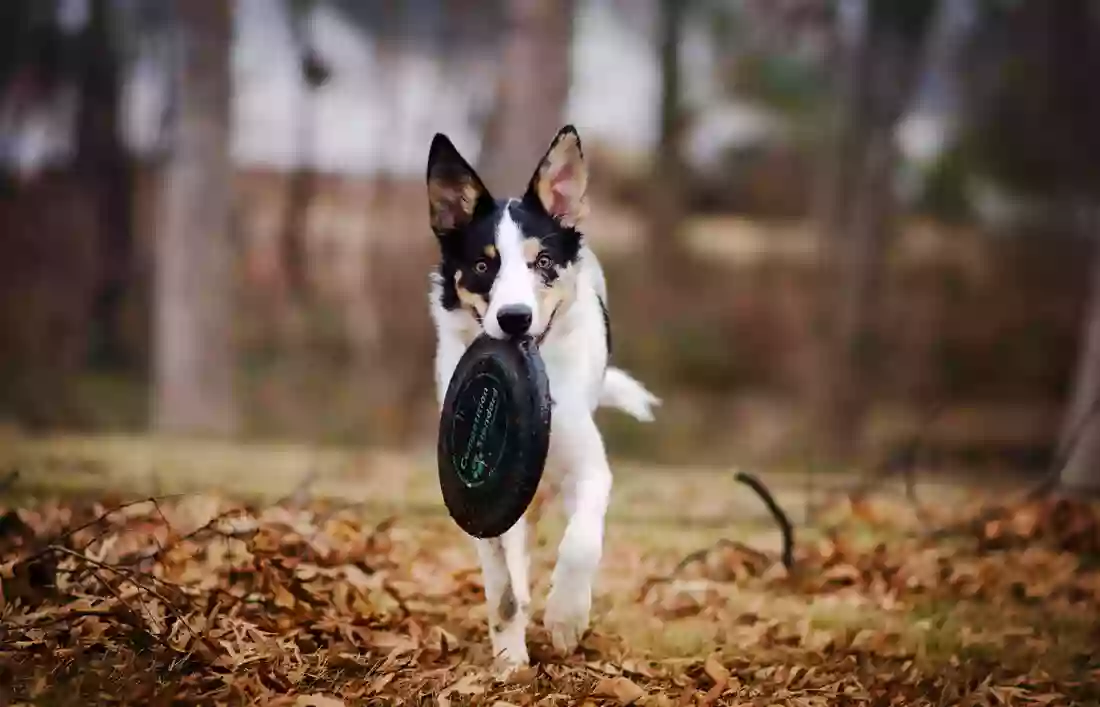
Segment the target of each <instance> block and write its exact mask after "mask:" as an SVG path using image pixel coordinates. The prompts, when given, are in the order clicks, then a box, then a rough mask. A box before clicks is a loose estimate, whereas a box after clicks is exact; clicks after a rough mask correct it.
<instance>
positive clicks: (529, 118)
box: [0, 0, 1100, 488]
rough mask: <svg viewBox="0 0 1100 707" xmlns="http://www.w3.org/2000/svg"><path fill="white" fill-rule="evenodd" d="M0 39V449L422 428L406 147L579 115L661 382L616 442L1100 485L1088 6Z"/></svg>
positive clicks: (1099, 334) (453, 7) (367, 13)
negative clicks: (645, 420)
mask: <svg viewBox="0 0 1100 707" xmlns="http://www.w3.org/2000/svg"><path fill="white" fill-rule="evenodd" d="M0 35H2V36H0V427H2V428H3V433H2V435H0V441H2V440H7V441H8V442H11V441H12V440H19V439H27V438H35V437H40V436H42V435H50V434H62V433H63V434H79V435H88V436H101V435H112V436H118V435H146V434H147V433H157V434H159V435H164V436H166V437H181V438H199V437H212V438H229V439H231V440H235V441H248V440H253V441H256V440H259V441H278V442H280V443H283V442H287V443H295V444H304V445H315V446H318V445H319V446H325V447H329V446H334V447H337V448H351V449H361V448H362V449H365V448H380V449H393V450H422V451H423V450H427V452H428V453H430V450H431V449H432V446H433V445H434V441H435V432H436V426H437V424H438V418H437V411H436V404H435V401H434V391H433V388H432V385H433V384H432V356H433V346H434V334H433V330H432V327H431V324H430V321H429V318H428V309H427V301H426V297H427V284H428V280H427V273H428V271H429V270H430V268H431V267H432V266H433V264H434V262H435V258H436V244H435V241H434V238H433V236H432V235H431V232H430V230H429V228H428V219H427V215H428V210H427V203H426V198H425V188H424V168H425V162H426V158H427V149H428V144H429V143H430V141H431V138H432V135H433V134H434V133H435V132H437V131H441V132H445V133H447V134H448V135H449V136H450V137H451V138H452V139H453V140H454V142H455V144H456V145H457V146H458V148H459V149H460V150H461V151H462V152H463V154H464V155H465V156H466V157H467V159H469V160H470V161H471V162H472V163H474V164H475V165H476V166H477V168H478V170H479V171H480V173H481V174H482V176H483V177H484V178H485V180H486V182H487V185H488V187H489V188H490V190H492V191H493V192H495V193H497V194H507V193H516V194H518V193H519V192H520V191H521V190H522V188H523V187H524V185H525V184H526V181H527V179H528V177H529V176H530V174H531V172H532V171H533V170H534V167H535V164H536V161H537V159H538V158H539V157H540V156H541V154H542V153H543V151H544V150H545V148H546V145H547V144H548V142H549V140H550V139H551V138H552V137H553V135H554V133H555V132H556V131H557V129H558V128H559V127H560V126H561V125H562V124H564V123H566V122H571V123H574V124H575V125H576V126H577V127H578V129H579V131H580V133H581V136H582V139H583V141H584V145H585V149H586V155H587V157H588V160H589V163H590V171H591V180H590V184H591V189H590V200H591V217H590V219H589V220H588V222H587V224H586V225H585V228H584V230H585V233H586V235H587V237H588V238H589V241H590V243H591V245H592V247H593V249H594V250H595V251H596V252H597V253H598V254H599V256H600V257H601V259H602V260H603V262H604V267H605V270H606V271H607V274H608V279H609V285H610V290H611V291H610V307H611V313H612V328H613V332H614V338H615V358H616V359H617V363H618V365H621V366H623V367H625V368H626V369H628V370H630V371H631V372H632V373H634V374H635V375H636V376H637V377H638V378H640V379H641V380H643V381H645V382H646V383H647V385H648V386H649V387H650V388H651V389H652V390H654V391H655V392H656V393H657V394H658V395H660V396H661V397H662V398H663V399H664V400H665V405H664V408H663V409H662V410H661V412H660V415H659V417H658V421H657V422H656V423H655V424H653V425H641V424H638V423H636V422H634V421H633V420H631V419H629V418H627V417H625V416H623V415H621V414H619V413H615V412H601V413H600V419H601V421H602V423H603V426H604V429H605V430H606V435H607V437H608V441H609V446H610V449H611V451H612V453H613V454H614V455H615V456H617V457H619V458H624V459H627V458H629V459H633V460H636V461H638V462H639V463H646V464H656V465H698V466H718V467H726V466H730V465H734V464H740V465H753V466H756V467H763V468H774V469H781V468H793V469H811V468H812V469H830V468H852V467H856V466H861V465H862V466H867V467H870V466H874V465H881V464H883V461H882V460H891V459H893V460H895V461H896V460H897V459H900V458H903V457H905V456H906V455H907V454H909V453H910V452H911V450H912V448H913V445H912V444H911V443H912V441H913V440H914V439H918V440H919V442H920V444H919V447H920V461H919V465H920V466H921V467H922V468H929V469H931V468H937V469H944V470H952V469H966V470H982V469H984V470H994V471H997V472H998V473H1001V472H1004V473H1008V472H1020V473H1034V474H1038V473H1040V472H1041V470H1042V469H1044V468H1046V467H1048V466H1049V465H1050V464H1051V460H1052V459H1055V458H1060V459H1061V460H1062V462H1064V463H1063V464H1060V465H1059V467H1058V468H1059V469H1060V470H1061V474H1062V481H1063V482H1064V483H1066V484H1067V485H1070V486H1075V487H1081V488H1083V487H1087V486H1090V485H1091V486H1092V487H1093V488H1097V487H1100V421H1097V420H1094V419H1093V418H1094V417H1095V415H1094V414H1093V413H1094V412H1095V408H1096V407H1097V400H1100V248H1097V238H1098V237H1100V190H1098V187H1100V83H1098V78H1097V77H1100V2H1095V1H1093V0H1059V2H1049V1H1048V0H939V1H938V2H936V1H933V0H832V1H830V0H476V1H475V0H407V1H406V2H389V1H385V0H236V1H231V0H174V1H173V0H4V1H3V2H2V3H0ZM1059 455H1061V457H1059ZM899 463H900V462H899ZM905 463H914V462H912V460H908V461H905Z"/></svg>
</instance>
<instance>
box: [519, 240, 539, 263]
mask: <svg viewBox="0 0 1100 707" xmlns="http://www.w3.org/2000/svg"><path fill="white" fill-rule="evenodd" d="M541 250H542V241H540V240H539V239H538V238H524V239H523V259H524V260H526V261H527V264H528V265H530V264H531V263H534V262H535V259H536V258H538V257H539V252H540V251H541Z"/></svg>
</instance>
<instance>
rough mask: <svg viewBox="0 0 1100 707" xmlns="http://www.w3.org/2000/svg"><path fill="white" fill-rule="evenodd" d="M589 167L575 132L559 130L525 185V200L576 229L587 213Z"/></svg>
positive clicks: (559, 221)
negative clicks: (534, 203) (537, 205)
mask: <svg viewBox="0 0 1100 707" xmlns="http://www.w3.org/2000/svg"><path fill="white" fill-rule="evenodd" d="M587 191H588V166H587V165H586V164H585V163H584V152H583V151H582V150H581V138H580V136H579V135H577V129H576V128H574V127H573V126H572V125H566V126H565V127H564V128H562V129H561V130H559V131H558V134H557V135H556V136H555V137H554V140H553V142H551V143H550V149H548V150H547V151H546V154H545V155H544V156H543V158H542V161H541V162H539V166H538V169H536V170H535V173H534V175H532V176H531V182H530V184H528V185H527V194H526V195H525V196H524V198H525V199H528V200H532V201H534V202H537V203H538V204H539V205H540V206H541V207H542V208H543V209H544V210H545V211H546V213H547V214H549V215H550V216H552V217H554V219H556V220H557V221H558V223H560V224H561V225H562V226H565V227H566V228H575V227H576V226H577V224H578V223H580V221H581V219H583V218H584V217H585V215H586V214H587V213H588V202H587V199H586V198H585V197H586V193H587Z"/></svg>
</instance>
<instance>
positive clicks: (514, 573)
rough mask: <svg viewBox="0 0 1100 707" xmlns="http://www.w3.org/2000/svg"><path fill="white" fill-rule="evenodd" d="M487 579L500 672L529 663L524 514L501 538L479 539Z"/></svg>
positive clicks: (497, 662)
mask: <svg viewBox="0 0 1100 707" xmlns="http://www.w3.org/2000/svg"><path fill="white" fill-rule="evenodd" d="M476 542H477V553H478V557H479V558H480V559H481V571H482V577H483V580H484V582H485V600H486V604H487V606H486V608H487V609H488V619H489V638H490V640H491V641H492V647H493V656H494V663H495V667H496V668H497V670H498V672H500V673H507V672H508V671H510V670H512V669H514V668H518V667H522V666H524V665H526V664H527V662H528V657H527V614H528V611H529V607H530V604H531V595H530V587H529V584H528V580H527V570H528V560H527V528H526V524H525V522H524V520H523V519H522V518H521V519H520V520H519V521H518V522H517V523H516V524H515V525H513V526H512V527H511V528H509V529H508V531H507V532H506V533H504V535H502V536H500V537H499V538H490V539H488V540H477V541H476Z"/></svg>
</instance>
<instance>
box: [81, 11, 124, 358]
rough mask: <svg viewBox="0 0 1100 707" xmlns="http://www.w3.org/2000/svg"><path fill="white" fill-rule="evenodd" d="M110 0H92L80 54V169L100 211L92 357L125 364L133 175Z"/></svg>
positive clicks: (82, 177)
mask: <svg viewBox="0 0 1100 707" xmlns="http://www.w3.org/2000/svg"><path fill="white" fill-rule="evenodd" d="M111 25H112V23H111V12H110V3H109V2H108V0H92V2H91V3H90V5H89V18H88V25H87V27H86V29H85V31H84V37H83V46H82V47H81V52H80V56H81V57H82V60H83V67H84V68H83V75H82V76H81V84H80V89H81V90H80V113H79V116H78V120H77V156H76V166H77V171H78V172H79V174H80V177H81V179H83V180H84V181H85V182H86V183H87V184H88V188H89V189H90V190H91V191H92V192H93V193H94V195H95V200H96V205H97V209H98V214H99V229H98V233H99V258H98V259H99V263H100V278H101V282H100V284H99V286H98V292H97V293H96V297H95V302H94V305H93V307H94V311H93V315H92V316H93V318H94V320H95V321H96V322H97V327H98V329H99V335H98V336H96V337H95V340H94V343H95V344H97V345H98V346H97V348H96V349H94V350H93V356H94V357H96V358H97V359H98V360H99V362H100V363H107V364H109V365H115V366H118V365H121V364H122V363H123V362H124V360H125V359H126V358H128V356H127V354H128V353H132V352H130V351H126V348H125V345H124V342H125V340H126V336H125V333H124V331H123V328H124V325H123V307H124V305H125V304H126V296H127V294H128V293H129V291H130V289H131V285H132V283H133V273H132V271H131V250H132V247H131V246H132V240H133V228H132V226H131V210H132V203H131V199H130V195H131V193H132V190H133V179H132V175H131V169H130V159H129V156H128V155H127V154H126V150H125V147H124V146H123V144H122V139H121V127H120V120H119V112H120V108H121V98H120V94H121V80H120V75H119V74H120V71H119V62H118V58H117V56H116V54H115V49H114V46H113V41H112V26H111Z"/></svg>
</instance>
